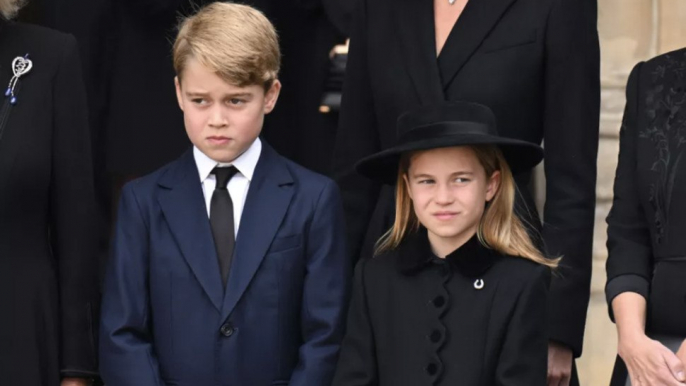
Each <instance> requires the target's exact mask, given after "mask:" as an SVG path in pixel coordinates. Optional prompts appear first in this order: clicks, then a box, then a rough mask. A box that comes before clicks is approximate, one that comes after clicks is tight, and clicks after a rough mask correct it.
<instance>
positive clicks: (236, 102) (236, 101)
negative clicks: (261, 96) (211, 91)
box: [229, 98, 245, 105]
mask: <svg viewBox="0 0 686 386" xmlns="http://www.w3.org/2000/svg"><path fill="white" fill-rule="evenodd" d="M229 103H231V104H232V105H240V104H243V103H245V100H243V99H239V98H231V99H229Z"/></svg>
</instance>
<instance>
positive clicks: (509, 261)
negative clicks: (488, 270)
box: [496, 255, 552, 286]
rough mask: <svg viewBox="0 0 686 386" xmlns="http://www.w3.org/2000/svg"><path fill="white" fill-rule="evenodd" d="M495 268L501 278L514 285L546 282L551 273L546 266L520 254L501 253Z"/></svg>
mask: <svg viewBox="0 0 686 386" xmlns="http://www.w3.org/2000/svg"><path fill="white" fill-rule="evenodd" d="M496 268H497V272H498V273H499V275H500V276H502V278H503V279H505V280H506V281H507V282H510V283H511V284H512V285H515V286H527V285H529V284H531V283H532V282H545V283H546V284H548V283H549V282H550V278H551V275H552V270H551V268H549V267H548V266H545V265H543V264H539V263H536V262H534V261H532V260H529V259H527V258H524V257H520V256H510V255H501V256H500V259H499V260H498V263H497V264H496ZM501 280H502V279H501Z"/></svg>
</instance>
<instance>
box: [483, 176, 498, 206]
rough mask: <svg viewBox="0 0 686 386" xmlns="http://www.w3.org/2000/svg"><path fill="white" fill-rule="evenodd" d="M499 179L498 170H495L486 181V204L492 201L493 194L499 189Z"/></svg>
mask: <svg viewBox="0 0 686 386" xmlns="http://www.w3.org/2000/svg"><path fill="white" fill-rule="evenodd" d="M500 179H501V174H500V170H496V171H495V172H493V174H492V175H491V178H489V179H488V186H486V202H490V201H491V200H492V199H493V197H495V194H496V193H497V192H498V189H499V188H500Z"/></svg>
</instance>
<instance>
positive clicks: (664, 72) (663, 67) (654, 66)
mask: <svg viewBox="0 0 686 386" xmlns="http://www.w3.org/2000/svg"><path fill="white" fill-rule="evenodd" d="M685 69H686V48H681V49H678V50H674V51H670V52H666V53H664V54H661V55H658V56H655V57H653V58H651V59H649V60H646V61H644V62H639V63H637V64H636V66H634V69H633V70H632V71H631V75H630V76H629V83H630V85H629V87H631V83H632V81H633V82H636V81H637V80H638V79H641V84H643V83H644V82H647V83H652V82H653V81H654V80H655V77H654V76H649V75H650V74H659V75H660V76H659V77H658V79H670V78H671V77H673V76H677V75H676V74H677V73H681V72H683V71H684V70H685Z"/></svg>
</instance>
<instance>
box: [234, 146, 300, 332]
mask: <svg viewBox="0 0 686 386" xmlns="http://www.w3.org/2000/svg"><path fill="white" fill-rule="evenodd" d="M292 197H293V178H292V177H291V174H290V172H289V170H288V169H287V168H286V166H285V165H284V163H283V160H281V159H280V157H279V155H278V154H277V153H276V152H275V151H274V150H273V149H272V148H271V147H270V146H269V145H267V144H266V143H265V142H262V154H261V155H260V160H259V161H258V163H257V167H256V168H255V174H254V175H253V180H252V181H251V182H250V188H249V189H248V197H247V198H246V201H245V206H244V207H243V214H242V215H241V222H240V227H239V228H238V237H237V238H236V249H235V252H234V258H233V263H232V265H231V273H230V274H229V280H228V283H227V285H226V296H225V297H224V304H223V307H222V319H226V318H228V317H229V315H231V312H233V310H234V308H235V307H236V304H238V301H239V300H240V298H241V296H243V293H245V290H246V289H247V288H248V285H249V284H250V281H251V280H252V278H253V277H254V276H255V273H256V272H257V270H258V268H259V267H260V264H261V263H262V260H263V259H264V256H265V255H266V253H267V250H268V249H269V246H270V245H271V243H272V240H273V239H274V236H275V235H276V232H277V231H278V230H279V226H280V225H281V222H282V220H283V217H284V216H285V215H286V212H287V210H288V206H289V205H290V202H291V199H292Z"/></svg>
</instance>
